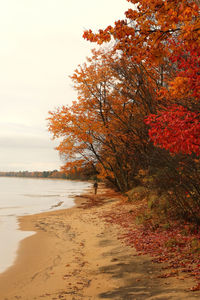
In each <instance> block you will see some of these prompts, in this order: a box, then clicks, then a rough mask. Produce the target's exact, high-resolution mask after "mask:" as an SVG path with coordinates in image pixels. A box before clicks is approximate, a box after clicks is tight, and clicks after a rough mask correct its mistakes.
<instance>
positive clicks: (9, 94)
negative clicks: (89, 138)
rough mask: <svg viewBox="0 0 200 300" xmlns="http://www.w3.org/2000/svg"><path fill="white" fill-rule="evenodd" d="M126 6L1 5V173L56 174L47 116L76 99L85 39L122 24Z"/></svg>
mask: <svg viewBox="0 0 200 300" xmlns="http://www.w3.org/2000/svg"><path fill="white" fill-rule="evenodd" d="M130 5H131V4H130V3H128V2H126V0H0V85H1V86H0V103H1V106H0V171H9V170H10V171H11V170H14V171H18V170H29V171H32V170H53V169H59V167H60V166H61V164H62V163H61V161H60V159H59V155H58V152H57V151H56V150H54V147H55V145H56V143H55V142H53V141H51V137H50V134H49V133H48V132H47V121H46V118H47V117H48V111H49V110H53V109H54V108H56V107H58V106H60V105H63V104H70V103H71V102H72V101H73V100H74V99H75V98H76V94H75V92H74V90H73V88H72V85H71V82H70V79H69V78H68V76H69V75H72V73H73V71H74V70H75V68H76V67H77V65H78V64H81V63H83V62H84V61H85V57H86V56H88V55H89V54H90V49H91V48H94V44H91V43H89V42H87V41H84V40H83V38H82V34H83V31H84V30H85V29H90V28H91V29H94V30H95V29H98V28H104V27H105V26H107V25H109V24H112V23H113V22H114V21H115V20H117V19H122V18H124V11H125V10H126V9H127V8H128V7H130Z"/></svg>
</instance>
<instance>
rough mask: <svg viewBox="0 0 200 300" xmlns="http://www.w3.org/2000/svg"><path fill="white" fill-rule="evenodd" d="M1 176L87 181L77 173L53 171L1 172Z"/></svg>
mask: <svg viewBox="0 0 200 300" xmlns="http://www.w3.org/2000/svg"><path fill="white" fill-rule="evenodd" d="M0 176H1V177H3V176H6V177H30V178H60V179H81V180H83V179H87V178H85V176H83V175H81V174H77V173H73V174H65V173H64V172H60V171H58V170H53V171H34V172H29V171H19V172H0Z"/></svg>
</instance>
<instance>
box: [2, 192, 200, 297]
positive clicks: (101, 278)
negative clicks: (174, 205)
mask: <svg viewBox="0 0 200 300" xmlns="http://www.w3.org/2000/svg"><path fill="white" fill-rule="evenodd" d="M118 202H119V199H118V197H117V194H116V193H114V192H113V191H111V190H108V189H105V188H103V187H101V188H100V189H99V191H98V195H97V196H95V195H93V194H92V192H91V193H90V194H84V195H80V196H77V197H76V206H75V207H73V208H70V209H65V210H59V211H52V212H48V213H42V214H38V215H32V216H25V217H21V218H20V227H21V229H22V230H24V231H35V232H36V234H35V235H33V236H31V237H28V238H26V239H25V240H23V241H22V242H21V244H20V248H19V251H18V257H17V260H16V262H15V264H14V265H13V266H12V267H11V268H9V269H8V270H7V271H6V272H4V273H2V274H1V275H0V300H14V299H15V300H16V299H22V300H33V299H37V300H38V299H51V300H56V299H67V300H68V299H69V300H79V299H116V300H117V299H124V300H129V299H131V300H141V299H149V300H154V299H155V300H156V299H177V300H182V299H187V300H188V299H191V300H192V299H198V298H199V296H200V294H199V292H188V291H187V288H189V287H190V286H191V280H192V279H190V278H188V279H187V280H182V281H181V280H179V279H176V278H164V279H163V278H162V279H161V278H158V275H159V274H160V272H161V266H160V265H159V264H155V263H152V259H151V258H150V257H149V256H138V255H137V253H136V251H135V250H134V248H131V247H129V246H126V245H124V244H123V243H122V241H121V240H119V239H118V237H119V234H120V232H121V230H122V229H121V228H120V227H118V226H116V225H111V224H108V223H106V222H105V221H104V219H103V218H101V216H102V214H104V213H106V212H107V211H109V210H110V209H114V208H115V205H117V204H118ZM131 205H132V204H131ZM131 208H132V209H133V206H131Z"/></svg>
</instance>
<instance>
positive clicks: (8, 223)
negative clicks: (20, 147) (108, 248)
mask: <svg viewBox="0 0 200 300" xmlns="http://www.w3.org/2000/svg"><path fill="white" fill-rule="evenodd" d="M90 186H91V184H90V183H88V182H82V181H81V182H80V181H71V180H59V179H39V178H16V177H0V273H2V272H4V271H5V270H6V269H7V268H8V267H10V266H11V265H12V264H13V263H14V261H15V259H16V253H17V249H18V246H19V242H20V241H21V240H22V239H24V238H26V237H27V236H30V235H33V234H35V232H27V231H26V232H25V231H20V230H19V225H18V221H17V219H18V217H19V216H24V215H31V214H36V213H41V212H46V211H51V210H58V209H64V208H70V207H72V206H73V205H74V200H73V196H75V195H77V194H80V193H82V192H83V191H84V190H85V189H87V188H89V187H90Z"/></svg>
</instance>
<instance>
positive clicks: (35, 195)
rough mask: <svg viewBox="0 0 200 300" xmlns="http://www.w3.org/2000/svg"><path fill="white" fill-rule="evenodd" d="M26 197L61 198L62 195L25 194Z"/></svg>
mask: <svg viewBox="0 0 200 300" xmlns="http://www.w3.org/2000/svg"><path fill="white" fill-rule="evenodd" d="M23 196H25V197H30V198H44V197H45V198H49V197H60V195H37V194H34V195H33V194H32V195H31V194H23Z"/></svg>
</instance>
